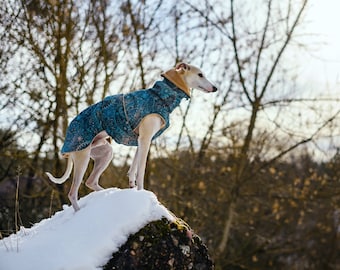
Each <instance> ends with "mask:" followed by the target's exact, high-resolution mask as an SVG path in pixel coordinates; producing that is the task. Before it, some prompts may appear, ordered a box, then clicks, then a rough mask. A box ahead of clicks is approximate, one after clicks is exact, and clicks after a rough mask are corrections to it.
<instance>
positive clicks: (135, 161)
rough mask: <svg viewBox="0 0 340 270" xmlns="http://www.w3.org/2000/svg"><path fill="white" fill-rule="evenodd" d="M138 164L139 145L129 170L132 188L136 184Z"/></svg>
mask: <svg viewBox="0 0 340 270" xmlns="http://www.w3.org/2000/svg"><path fill="white" fill-rule="evenodd" d="M137 164H138V147H137V150H136V153H135V156H134V157H133V161H132V164H131V166H130V169H129V171H128V177H129V187H130V188H134V187H135V186H136V177H137Z"/></svg>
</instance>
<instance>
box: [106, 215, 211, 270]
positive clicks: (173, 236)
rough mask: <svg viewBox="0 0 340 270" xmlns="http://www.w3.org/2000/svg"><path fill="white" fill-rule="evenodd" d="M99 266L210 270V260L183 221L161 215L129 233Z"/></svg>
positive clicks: (204, 247) (151, 269) (199, 241)
mask: <svg viewBox="0 0 340 270" xmlns="http://www.w3.org/2000/svg"><path fill="white" fill-rule="evenodd" d="M103 269H104V270H113V269H125V270H135V269H148V270H153V269H162V270H167V269H169V270H172V269H181V270H182V269H183V270H186V269H197V270H206V269H207V270H208V269H213V262H212V260H211V259H210V257H209V255H208V251H207V248H206V246H205V245H204V244H203V243H202V241H201V239H200V238H199V237H198V236H197V235H196V234H194V233H193V232H192V230H191V229H190V228H189V226H188V225H187V224H186V223H185V222H183V221H182V220H180V219H177V220H176V221H175V222H170V221H168V220H167V219H165V218H163V219H162V220H157V221H153V222H150V223H149V224H147V225H146V226H144V227H143V228H142V229H141V230H139V231H138V232H137V233H135V234H134V235H131V236H130V237H129V238H128V240H127V242H126V243H125V244H124V245H122V246H121V247H120V249H119V250H118V251H117V252H116V253H113V254H112V257H111V259H110V260H109V261H108V262H107V264H106V265H105V266H103Z"/></svg>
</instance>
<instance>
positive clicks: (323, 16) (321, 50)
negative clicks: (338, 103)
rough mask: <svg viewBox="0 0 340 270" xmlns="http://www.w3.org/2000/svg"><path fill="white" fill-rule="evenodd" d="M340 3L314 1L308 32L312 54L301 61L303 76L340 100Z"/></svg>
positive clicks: (325, 0) (330, 0)
mask: <svg viewBox="0 0 340 270" xmlns="http://www.w3.org/2000/svg"><path fill="white" fill-rule="evenodd" d="M339 10H340V1H339V0H322V1H321V0H310V3H309V7H308V10H307V15H306V26H305V28H306V32H307V33H310V34H312V35H311V36H310V37H309V38H310V44H309V46H310V47H311V49H310V50H309V53H308V54H303V57H301V59H299V61H301V67H302V68H301V70H302V73H303V74H302V75H304V76H306V78H307V79H308V80H311V81H312V82H317V83H320V84H322V85H324V86H325V87H326V88H329V89H330V90H332V91H337V92H339V96H340V31H339V25H340V15H339Z"/></svg>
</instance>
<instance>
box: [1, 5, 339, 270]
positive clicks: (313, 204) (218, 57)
mask: <svg viewBox="0 0 340 270" xmlns="http://www.w3.org/2000/svg"><path fill="white" fill-rule="evenodd" d="M326 2H327V1H325V4H327V3H326ZM312 5H313V1H308V0H299V1H290V0H284V1H278V0H256V1H246V0H237V1H232V0H231V1H224V0H206V1H185V0H184V1H163V0H145V1H132V0H121V1H112V0H111V1H110V0H98V1H95V0H81V1H75V0H48V1H42V0H21V1H19V0H8V1H4V2H3V3H2V4H1V6H0V36H1V40H0V42H1V43H0V44H1V46H0V78H1V80H0V89H1V92H0V97H1V98H0V124H1V129H0V138H1V141H0V237H5V236H6V235H8V234H10V233H12V232H15V231H16V230H17V229H18V227H19V226H21V225H23V226H26V227H27V226H31V225H32V224H33V223H35V222H38V221H40V220H41V219H43V218H46V217H49V216H51V215H52V214H53V213H55V212H56V211H58V210H60V209H61V208H62V205H63V204H65V203H68V200H67V192H68V190H69V185H70V181H69V182H67V183H65V184H64V185H54V184H52V183H51V182H49V181H48V179H47V177H46V175H45V174H44V172H45V171H50V172H52V173H53V174H55V175H61V174H62V172H63V171H64V169H65V160H63V159H61V158H60V155H59V151H60V148H61V146H62V143H63V138H64V136H65V131H66V128H67V125H68V123H69V122H70V120H71V119H72V118H73V117H74V116H75V115H76V114H78V113H79V112H80V111H81V110H82V109H84V108H86V107H87V106H89V105H91V104H93V103H95V102H97V101H99V100H101V99H103V98H104V97H105V96H107V95H112V94H117V93H127V92H129V91H132V90H136V89H142V88H147V87H149V86H151V85H152V84H153V82H154V81H155V80H157V79H158V78H160V77H159V75H160V73H161V72H162V71H164V70H166V69H168V68H170V67H173V66H174V65H175V63H177V62H180V61H187V62H188V63H191V64H194V65H197V66H201V67H202V69H203V70H204V71H205V73H206V76H207V77H208V78H209V79H211V80H212V81H213V82H214V83H215V84H216V85H217V86H218V88H219V91H218V92H217V93H215V94H205V93H201V92H199V91H194V92H193V94H192V99H191V100H190V101H186V102H182V104H181V107H180V108H179V109H177V110H176V111H175V112H174V114H173V115H172V116H171V121H172V126H171V128H170V129H169V130H168V131H167V132H166V133H165V134H164V135H163V136H162V137H161V138H159V139H157V140H156V141H155V143H154V144H153V145H152V149H151V151H150V154H149V158H148V167H147V174H146V179H145V186H146V188H147V189H150V190H151V191H153V192H155V194H156V195H157V196H158V199H159V200H160V201H162V202H163V203H164V204H165V206H166V207H167V208H169V209H170V210H171V211H173V212H174V213H175V214H176V215H177V216H179V217H181V218H183V219H184V220H186V221H187V222H188V223H189V224H190V225H191V226H192V228H194V230H195V231H196V233H198V234H199V235H200V236H201V237H202V239H203V241H204V242H205V243H206V244H207V246H208V248H209V251H210V254H211V256H212V258H213V259H214V261H215V264H216V269H268V268H273V269H340V261H339V258H340V256H339V250H340V187H339V185H340V172H339V168H340V151H339V149H340V130H339V121H340V106H339V105H340V98H339V83H337V82H338V78H337V77H334V78H330V80H329V81H324V82H323V83H320V82H319V81H318V78H317V76H318V74H316V76H315V80H312V79H306V77H304V76H302V75H301V74H303V68H302V67H301V66H308V64H310V63H312V62H310V63H309V62H308V63H305V62H304V60H303V59H311V56H313V55H316V52H317V47H319V46H322V45H323V44H322V43H323V41H322V37H321V38H320V36H317V35H314V34H315V33H313V32H311V31H310V28H308V24H309V23H311V22H310V21H309V19H308V18H309V17H308V14H309V13H308V12H309V11H310V10H312ZM305 61H309V60H305ZM302 63H303V65H302ZM334 82H335V83H334ZM113 147H114V150H115V151H114V152H115V156H114V161H113V164H112V166H110V167H109V168H108V169H107V170H106V172H105V173H104V174H103V176H102V177H101V183H102V184H103V185H104V186H105V187H112V186H115V187H120V188H126V187H127V186H128V183H127V182H128V180H127V177H126V172H127V169H128V166H129V164H130V163H131V156H132V155H133V153H134V151H135V149H133V148H128V147H124V146H120V145H117V144H114V145H113ZM88 192H90V191H89V190H88V189H87V188H86V187H85V186H82V187H81V190H80V194H81V196H83V195H85V194H87V193H88Z"/></svg>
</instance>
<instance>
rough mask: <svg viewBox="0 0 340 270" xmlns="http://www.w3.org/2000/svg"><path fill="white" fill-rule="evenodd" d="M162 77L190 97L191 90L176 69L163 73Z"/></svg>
mask: <svg viewBox="0 0 340 270" xmlns="http://www.w3.org/2000/svg"><path fill="white" fill-rule="evenodd" d="M161 76H162V77H164V78H167V79H168V80H169V81H170V82H172V83H173V84H174V85H176V86H177V87H178V88H179V89H181V90H182V91H183V92H184V93H186V94H187V95H188V96H189V97H190V88H189V87H188V86H187V85H186V83H185V81H184V80H183V78H182V77H181V75H179V74H178V72H177V71H176V69H174V68H172V69H170V70H168V71H166V72H164V73H162V74H161Z"/></svg>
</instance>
